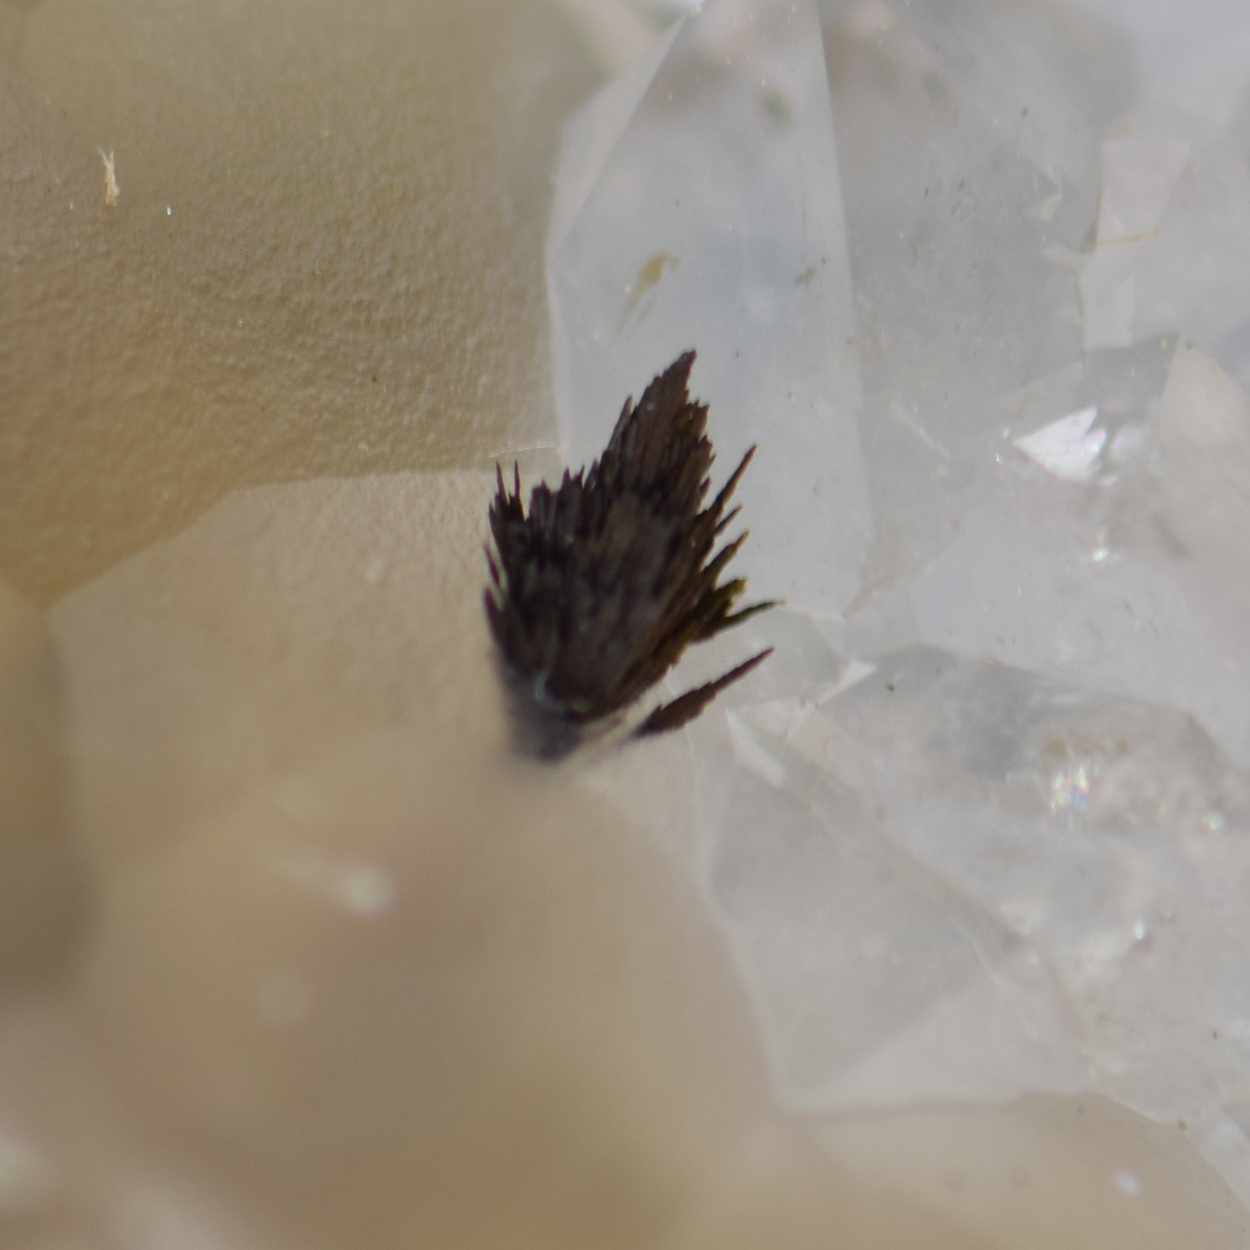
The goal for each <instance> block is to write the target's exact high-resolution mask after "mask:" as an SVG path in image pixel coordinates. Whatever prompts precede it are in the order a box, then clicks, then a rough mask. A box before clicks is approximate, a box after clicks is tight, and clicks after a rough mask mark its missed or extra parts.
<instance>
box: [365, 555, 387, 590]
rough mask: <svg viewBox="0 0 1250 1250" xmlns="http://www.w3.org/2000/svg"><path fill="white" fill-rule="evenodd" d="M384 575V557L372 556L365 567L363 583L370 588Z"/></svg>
mask: <svg viewBox="0 0 1250 1250" xmlns="http://www.w3.org/2000/svg"><path fill="white" fill-rule="evenodd" d="M385 575H386V557H385V556H374V557H373V558H372V559H371V560H370V561H369V563H368V564H367V565H365V581H367V582H368V583H369V585H370V586H374V585H376V584H377V583H378V582H380V581H381V580H382V578H383V577H384V576H385Z"/></svg>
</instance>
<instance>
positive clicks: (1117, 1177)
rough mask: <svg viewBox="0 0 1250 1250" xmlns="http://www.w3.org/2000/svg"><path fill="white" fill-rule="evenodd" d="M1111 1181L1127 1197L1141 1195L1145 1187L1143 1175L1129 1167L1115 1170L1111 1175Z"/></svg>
mask: <svg viewBox="0 0 1250 1250" xmlns="http://www.w3.org/2000/svg"><path fill="white" fill-rule="evenodd" d="M1111 1183H1112V1184H1113V1185H1114V1186H1115V1187H1116V1188H1117V1189H1118V1190H1119V1191H1120V1192H1121V1193H1122V1194H1123V1195H1124V1196H1125V1197H1126V1198H1139V1197H1141V1192H1142V1190H1143V1189H1144V1188H1145V1186H1144V1185H1143V1184H1142V1179H1141V1177H1140V1176H1138V1175H1137V1173H1136V1172H1130V1171H1129V1170H1128V1168H1120V1170H1119V1171H1118V1172H1114V1173H1113V1174H1112V1176H1111Z"/></svg>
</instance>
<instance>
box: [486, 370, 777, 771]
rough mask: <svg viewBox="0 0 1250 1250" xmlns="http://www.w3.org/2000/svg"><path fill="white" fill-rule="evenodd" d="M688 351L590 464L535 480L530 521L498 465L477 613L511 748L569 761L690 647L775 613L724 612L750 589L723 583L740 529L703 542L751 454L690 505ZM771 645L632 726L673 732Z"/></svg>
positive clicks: (693, 480) (707, 460) (701, 419)
mask: <svg viewBox="0 0 1250 1250" xmlns="http://www.w3.org/2000/svg"><path fill="white" fill-rule="evenodd" d="M694 359H695V354H694V352H692V351H691V352H686V353H685V355H683V356H680V357H678V359H677V360H675V361H674V362H673V364H672V365H670V366H669V367H668V369H666V370H665V371H664V372H663V373H662V374H660V375H659V376H658V377H657V378H655V380H654V381H652V383H651V385H650V386H648V387H647V389H646V391H645V392H644V393H643V396H642V399H641V400H640V401H639V403H638V406H637V407H633V406H632V399H627V400H626V401H625V406H624V408H622V410H621V415H620V418H619V419H618V420H617V423H616V428H615V429H614V430H613V431H612V437H611V439H610V440H609V441H608V446H607V448H606V450H605V451H604V453H603V455H602V456H601V457H600V458H599V459H598V460H596V461H595V462H594V463H593V464H592V465H591V466H590V469H589V471H586V470H585V469H582V470H579V471H578V472H577V473H576V474H570V473H568V472H567V470H566V472H565V474H564V478H563V481H561V483H560V486H559V489H557V490H555V491H553V490H552V489H551V488H550V487H549V486H548V485H547V484H546V483H545V482H543V483H540V484H539V485H538V486H535V487H534V489H533V490H532V492H531V493H530V506H529V513H528V515H527V514H526V512H525V507H524V505H523V503H522V501H521V482H520V474H519V472H518V471H517V469H516V467H515V466H514V468H513V489H512V490H511V491H509V490H508V489H507V487H506V486H505V484H504V478H503V472H502V470H500V469H498V468H496V473H497V478H498V490H497V492H496V495H495V498H494V500H493V502H492V503H491V508H490V528H491V534H492V536H493V537H494V541H495V553H496V555H497V560H496V558H495V556H492V554H491V551H490V549H489V548H488V549H487V553H486V558H487V562H488V564H489V566H490V578H491V582H490V585H489V586H488V587H487V589H486V592H485V603H486V616H487V619H488V620H489V622H490V629H491V633H492V634H493V635H494V638H495V642H496V644H497V645H498V648H499V656H500V661H501V671H502V673H503V676H504V680H505V683H506V685H507V688H508V693H509V697H510V702H511V705H512V712H513V715H514V718H515V725H516V729H517V742H518V745H519V746H520V748H521V749H522V750H524V751H526V752H527V753H529V754H534V755H539V756H542V757H544V758H548V759H555V758H559V757H560V756H562V755H565V754H567V753H568V752H569V751H571V750H572V749H573V748H574V747H575V746H576V745H577V744H578V742H580V741H581V740H582V738H583V737H584V736H585V734H586V733H587V732H588V731H590V730H591V729H593V728H594V727H596V726H598V725H601V724H606V723H611V722H610V720H609V718H612V717H614V716H615V714H617V713H619V712H621V711H622V710H623V709H624V708H626V707H628V706H629V705H630V704H631V703H633V702H634V701H635V700H636V699H637V698H639V696H640V695H642V694H643V693H644V692H645V691H646V690H648V689H650V688H651V687H652V686H653V685H655V683H656V682H658V681H659V680H660V679H661V678H662V677H663V676H664V674H665V673H667V672H668V670H669V669H670V668H671V667H672V666H673V665H674V664H675V663H676V662H677V660H678V659H679V657H680V656H681V654H682V652H683V651H685V649H686V647H687V646H689V645H690V644H691V643H694V642H703V641H705V640H706V639H708V638H711V637H713V636H714V635H715V634H718V633H720V631H721V630H723V629H728V628H729V627H730V626H731V625H737V624H740V623H741V622H742V621H745V620H746V619H747V618H748V617H750V616H753V615H754V614H755V613H757V612H762V611H764V610H765V609H766V608H770V607H772V606H773V603H772V602H771V601H770V602H765V603H754V604H751V605H750V606H748V607H745V608H741V609H739V610H738V611H733V606H734V604H735V602H736V601H737V600H738V598H739V597H740V596H741V594H742V593H743V591H745V590H746V582H745V580H744V579H742V578H734V579H732V580H730V581H727V582H721V581H720V576H721V574H722V572H723V571H724V570H725V567H726V566H727V565H728V563H729V561H730V560H732V559H733V557H734V555H735V553H736V552H737V551H738V549H739V548H740V547H741V546H742V544H743V542H745V541H746V537H747V535H746V533H745V532H744V533H742V534H740V535H739V536H738V537H737V538H735V539H733V540H732V541H730V542H727V543H726V544H725V545H724V546H723V547H722V548H721V549H720V550H719V551H717V552H716V553H715V554H714V555H713V548H714V547H715V545H716V541H717V538H718V537H719V535H720V534H721V533H722V532H723V531H724V530H725V528H726V527H727V526H728V525H729V524H730V523H731V522H732V521H733V519H734V518H735V517H736V516H737V514H738V508H736V507H735V508H734V509H732V510H731V511H730V512H728V513H726V512H725V507H726V504H727V503H728V501H729V498H730V496H731V495H732V494H733V492H734V488H735V487H736V486H737V484H738V482H739V480H740V479H741V477H742V474H743V473H744V472H745V471H746V467H747V465H748V464H750V462H751V457H752V456H753V455H754V453H755V448H754V447H752V448H751V449H750V450H749V451H748V452H747V453H746V455H745V456H743V458H742V461H741V463H740V464H739V465H738V467H737V468H736V469H735V470H734V472H733V473H732V474H731V475H730V478H729V481H728V482H726V483H725V485H724V487H723V488H722V489H721V491H720V493H719V494H718V495H717V496H716V498H715V499H714V500H713V501H712V503H711V505H710V506H709V507H707V508H702V509H701V505H702V503H703V500H704V497H705V496H706V494H707V490H708V486H709V482H710V479H709V477H708V471H709V469H710V468H711V465H712V460H713V458H714V457H713V451H712V444H711V441H710V440H709V439H708V437H707V432H706V431H707V413H708V409H707V405H706V404H700V403H694V402H692V401H691V399H690V394H689V391H688V383H689V378H690V369H691V366H692V365H693V364H694ZM771 650H772V649H771V648H769V649H768V650H765V651H761V652H759V653H758V654H757V655H754V656H752V657H751V658H750V659H749V660H747V661H746V662H745V663H743V664H740V665H738V666H737V667H736V668H734V669H731V670H730V671H729V672H727V673H725V674H724V675H723V676H722V677H720V678H718V679H717V680H716V681H712V682H708V683H707V684H706V685H703V686H699V687H697V688H696V689H694V690H690V691H687V692H686V693H685V694H683V695H681V696H680V697H679V698H677V699H674V700H673V701H672V702H671V703H667V704H663V705H661V706H660V707H657V708H656V709H655V710H654V711H652V712H651V713H650V715H649V716H647V717H646V719H644V720H643V721H642V723H641V724H639V725H638V726H637V727H636V728H635V729H634V730H633V733H634V734H635V735H637V736H642V735H645V734H654V733H664V732H666V731H667V730H670V729H677V728H679V727H680V726H682V725H684V724H685V723H686V722H687V721H689V720H692V719H693V718H694V717H696V716H698V715H699V713H700V712H701V711H702V710H703V709H704V708H705V707H706V706H707V704H708V703H710V702H711V701H712V699H714V698H715V697H716V695H717V693H719V692H720V691H721V690H723V689H724V688H725V687H726V686H728V685H729V684H730V683H732V682H735V681H737V680H738V679H739V678H740V677H744V676H746V674H747V673H749V672H750V671H751V670H752V669H753V668H754V667H755V666H756V665H757V664H759V663H760V662H761V661H762V660H763V659H764V658H765V657H766V656H767V655H769V654H770V652H771Z"/></svg>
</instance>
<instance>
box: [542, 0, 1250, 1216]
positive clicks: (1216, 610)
mask: <svg viewBox="0 0 1250 1250" xmlns="http://www.w3.org/2000/svg"><path fill="white" fill-rule="evenodd" d="M1200 7H1201V14H1200V13H1199V12H1198V10H1197V9H1191V8H1189V7H1185V6H1179V5H1170V4H1165V3H1155V4H1132V5H1129V4H1122V3H1116V2H1114V0H1084V2H1083V3H1079V4H1074V5H1071V6H1052V5H1043V4H1032V3H1027V2H1021V3H1016V4H1011V5H1000V4H995V3H991V2H990V0H948V2H939V0H909V2H907V3H901V2H900V3H889V2H888V0H885V2H881V0H859V2H856V0H845V2H839V0H827V2H826V3H825V4H823V5H822V6H821V7H820V8H819V11H817V9H815V8H813V7H812V6H811V5H809V4H802V3H800V4H791V3H788V2H787V3H784V4H783V3H760V4H754V5H750V6H747V5H742V4H739V3H737V2H736V0H707V3H705V4H704V6H703V7H702V9H701V10H700V11H699V13H698V14H697V15H694V16H691V17H688V18H687V19H685V20H684V21H682V22H680V23H679V24H677V25H676V26H674V27H672V28H671V29H670V30H669V31H668V32H667V33H666V34H665V35H664V36H663V37H662V38H661V39H660V40H659V41H657V43H656V44H655V45H654V47H653V49H652V50H651V52H650V53H649V54H648V55H647V56H646V57H644V58H642V59H640V60H639V61H637V62H636V63H634V64H633V65H632V66H631V67H630V68H629V69H628V70H626V71H625V72H624V73H623V74H622V75H621V76H620V77H619V78H618V79H617V80H615V81H614V82H613V83H611V84H610V85H609V86H608V87H607V88H606V89H604V91H602V92H601V93H600V95H599V96H597V97H596V98H595V99H594V100H593V101H592V102H591V103H590V104H588V105H587V106H586V107H585V108H584V110H583V111H582V113H581V114H579V115H578V116H577V117H576V118H575V119H574V120H573V122H572V123H571V124H570V125H569V127H568V129H567V131H566V136H565V146H564V150H563V158H562V164H561V168H560V174H559V182H558V188H559V190H558V195H559V201H558V207H557V211H556V214H555V217H554V221H553V227H552V232H551V236H550V241H549V251H548V282H549V289H550V295H551V304H552V326H553V350H554V358H555V365H556V382H557V395H558V399H559V405H560V419H561V429H562V437H563V441H564V445H565V449H566V452H567V454H568V456H569V459H570V461H571V462H572V463H573V464H577V463H581V462H582V461H583V460H588V459H589V458H590V456H591V455H593V454H594V452H595V450H596V449H597V448H598V447H599V446H600V445H601V443H602V441H603V438H604V435H605V434H606V432H607V430H608V428H609V426H610V423H611V421H612V419H613V418H614V416H615V409H616V406H617V405H618V404H619V398H620V397H621V396H623V395H624V394H625V393H627V392H630V391H632V392H634V393H636V392H637V391H638V390H639V389H640V388H641V386H642V385H644V384H645V382H646V380H647V379H648V378H649V377H650V376H651V375H652V374H653V373H654V372H656V371H657V370H658V369H659V368H660V367H662V366H663V365H665V364H667V363H668V360H669V358H670V357H672V356H673V355H675V354H676V351H677V350H679V349H681V348H684V347H687V346H694V347H697V348H698V349H699V352H700V363H699V366H698V368H697V369H696V372H695V375H694V380H693V385H694V390H695V392H696V393H697V394H698V395H699V396H700V397H701V398H703V399H705V400H708V401H710V402H711V406H712V416H711V432H712V436H713V438H714V439H715V440H716V442H717V446H718V447H723V449H724V451H725V453H726V458H727V459H729V460H732V458H733V457H734V456H736V455H737V454H739V453H740V451H741V448H742V447H743V446H744V445H746V444H747V443H751V442H758V443H759V445H760V456H759V459H758V460H757V462H756V465H755V466H753V467H752V469H751V472H750V473H749V474H748V477H747V479H746V481H745V483H744V487H743V490H742V499H743V503H744V515H743V521H744V523H745V524H747V525H749V526H750V528H751V530H752V537H751V540H750V543H749V544H748V545H747V547H746V548H745V549H744V552H743V555H742V557H741V558H740V565H741V567H742V569H743V571H744V572H746V573H747V574H748V575H749V576H750V579H751V585H752V589H753V590H755V589H758V590H760V591H763V592H765V593H770V594H771V593H777V592H780V593H782V594H785V595H786V596H787V597H788V598H789V599H790V608H789V609H787V610H786V611H784V612H777V613H774V614H772V615H771V616H766V617H764V618H760V619H758V620H756V621H753V622H752V623H751V625H750V626H749V627H748V630H747V631H744V632H748V633H750V634H751V635H752V637H750V638H742V639H740V640H734V639H733V636H732V634H731V635H729V636H728V637H727V638H724V639H719V640H717V643H716V644H715V645H714V646H713V647H710V648H708V650H709V651H710V652H711V655H710V657H707V658H693V657H692V659H691V660H690V661H688V662H687V665H686V667H685V669H684V670H679V672H678V681H677V684H678V685H681V684H683V683H684V681H685V680H686V679H687V678H688V680H689V681H690V682H693V681H695V680H697V679H700V678H701V677H702V675H703V673H704V672H710V671H712V668H713V666H714V665H715V664H716V663H723V662H724V661H725V660H726V659H728V658H729V657H730V656H732V655H735V654H736V653H737V650H741V651H742V652H743V653H746V651H747V650H748V648H749V647H750V646H752V645H755V644H758V643H761V642H772V643H773V644H775V645H776V646H777V647H778V648H779V649H778V652H777V654H776V655H775V656H774V658H773V659H772V660H771V661H770V662H769V664H767V665H765V666H764V667H763V668H762V669H760V670H759V671H758V672H757V673H755V674H753V675H752V676H751V677H750V678H749V679H748V680H747V681H745V682H744V683H742V685H741V686H740V687H739V688H737V689H734V690H731V691H729V692H727V694H726V695H724V696H723V697H722V699H721V700H720V702H719V703H718V705H717V706H716V707H715V708H714V709H713V710H712V711H711V712H710V713H709V714H708V715H707V716H706V717H705V718H704V720H703V722H702V723H700V724H697V725H695V726H694V727H692V729H691V731H690V741H691V744H692V749H693V758H694V768H695V774H696V778H697V795H698V811H699V836H698V839H697V841H696V843H695V844H694V846H693V848H692V849H690V850H689V852H688V863H689V867H690V871H691V872H692V873H693V874H694V875H695V877H696V879H697V880H698V882H699V884H700V887H701V889H702V891H703V893H704V895H705V897H706V898H707V900H708V903H709V905H710V906H711V908H712V910H713V912H714V913H715V915H716V916H717V917H718V919H719V921H720V923H721V925H722V927H723V929H724V931H725V932H726V934H727V937H728V941H729V944H730V946H731V948H732V950H733V952H734V955H735V958H736V961H737V963H738V966H739V969H740V971H741V973H742V975H743V977H744V979H745V982H746V984H747V985H748V987H749V991H750V994H751V998H752V1002H753V1005H754V1009H755V1011H756V1013H757V1015H758V1017H759V1020H760V1023H761V1025H762V1028H763V1031H764V1034H765V1037H766V1040H767V1049H768V1054H769V1058H770V1063H771V1071H772V1076H773V1079H774V1082H775V1084H776V1087H777V1089H778V1090H779V1092H780V1093H781V1095H782V1097H783V1098H785V1099H786V1100H788V1101H789V1102H791V1103H792V1104H794V1105H796V1106H801V1107H804V1108H807V1109H821V1108H825V1109H832V1108H839V1109H844V1108H874V1107H882V1106H886V1105H891V1104H894V1103H898V1102H904V1103H906V1102H912V1101H916V1102H941V1101H948V1100H1000V1099H1007V1098H1011V1097H1013V1096H1015V1095H1017V1094H1019V1093H1021V1092H1023V1091H1052V1092H1057V1091H1078V1090H1088V1091H1097V1092H1102V1093H1106V1094H1108V1095H1110V1096H1112V1097H1113V1098H1115V1099H1118V1100H1120V1101H1121V1102H1123V1103H1125V1104H1127V1105H1128V1106H1130V1107H1132V1108H1135V1109H1137V1110H1139V1111H1141V1112H1144V1113H1145V1114H1147V1115H1148V1116H1151V1117H1154V1118H1157V1119H1158V1120H1160V1121H1166V1122H1176V1121H1178V1120H1180V1121H1183V1122H1184V1123H1185V1124H1186V1125H1188V1126H1190V1128H1191V1131H1192V1132H1194V1134H1195V1135H1196V1139H1197V1140H1198V1142H1199V1144H1200V1145H1201V1148H1202V1149H1203V1151H1204V1153H1205V1154H1206V1155H1207V1157H1208V1158H1209V1159H1210V1160H1211V1161H1212V1162H1213V1163H1214V1164H1215V1165H1216V1166H1217V1168H1218V1169H1219V1170H1220V1171H1221V1172H1222V1173H1223V1175H1224V1177H1225V1178H1226V1179H1227V1180H1228V1181H1229V1182H1230V1183H1231V1184H1232V1185H1233V1186H1234V1188H1235V1189H1236V1190H1237V1192H1238V1193H1239V1194H1240V1195H1241V1197H1242V1199H1243V1200H1245V1201H1246V1202H1250V1136H1248V1134H1250V1111H1248V1110H1247V1107H1250V1100H1248V1099H1247V1097H1246V1090H1247V1088H1250V913H1247V911H1246V908H1245V902H1244V892H1245V883H1246V881H1247V880H1250V771H1248V770H1250V590H1248V589H1247V586H1248V585H1250V581H1248V578H1247V572H1248V571H1250V505H1248V504H1247V500H1248V499H1250V396H1248V395H1247V393H1246V391H1245V390H1244V389H1243V385H1242V383H1243V382H1245V381H1248V380H1250V330H1247V327H1250V221H1247V216H1246V215H1247V213H1250V181H1248V179H1250V174H1248V173H1247V164H1246V157H1245V151H1246V135H1247V126H1248V125H1250V122H1247V120H1246V119H1247V118H1248V117H1250V112H1247V111H1246V108H1243V107H1242V106H1241V104H1240V101H1241V100H1242V99H1243V97H1244V96H1245V93H1246V92H1247V90H1248V89H1250V23H1247V21H1246V20H1245V15H1244V13H1243V12H1242V9H1241V7H1240V6H1237V5H1232V6H1230V5H1228V4H1221V3H1219V0H1210V3H1207V4H1205V5H1203V6H1200ZM1202 14H1205V15H1206V16H1205V18H1204V17H1203V16H1202ZM818 25H819V33H818V29H817V27H818ZM748 30H749V31H750V38H749V39H747V38H746V37H745V33H744V32H746V31H748ZM818 40H819V43H818V42H817V41H818ZM1165 47H1166V48H1167V49H1168V54H1167V55H1166V56H1165V55H1164V48H1165ZM1173 49H1174V50H1175V57H1173V56H1172V51H1173ZM822 52H823V58H822V57H821V56H820V55H819V53H822ZM1199 67H1209V75H1208V74H1204V73H1203V72H1200V69H1199ZM1248 107H1250V106H1248ZM830 116H832V127H831V126H830V122H829V118H830ZM817 253H819V258H818V257H817ZM807 275H811V281H810V282H808V281H807ZM791 284H793V285H791ZM783 483H784V486H783ZM804 621H806V622H807V626H806V631H807V632H806V633H804V632H803V630H804V625H803V622H804ZM1118 1175H1119V1174H1118V1173H1117V1176H1118ZM1115 1184H1116V1186H1117V1188H1118V1190H1119V1192H1120V1193H1122V1194H1124V1195H1126V1196H1133V1195H1134V1194H1136V1193H1138V1192H1140V1182H1139V1181H1138V1180H1137V1179H1136V1177H1135V1175H1130V1174H1129V1173H1125V1174H1124V1177H1121V1178H1120V1180H1117V1181H1116V1182H1115Z"/></svg>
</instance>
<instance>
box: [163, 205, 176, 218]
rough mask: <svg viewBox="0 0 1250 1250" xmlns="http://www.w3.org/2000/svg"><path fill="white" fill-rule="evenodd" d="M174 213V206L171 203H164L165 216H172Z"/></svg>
mask: <svg viewBox="0 0 1250 1250" xmlns="http://www.w3.org/2000/svg"><path fill="white" fill-rule="evenodd" d="M173 215H174V206H173V205H172V204H166V205H165V216H166V217H172V216H173Z"/></svg>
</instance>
